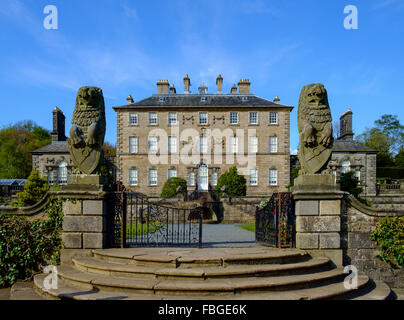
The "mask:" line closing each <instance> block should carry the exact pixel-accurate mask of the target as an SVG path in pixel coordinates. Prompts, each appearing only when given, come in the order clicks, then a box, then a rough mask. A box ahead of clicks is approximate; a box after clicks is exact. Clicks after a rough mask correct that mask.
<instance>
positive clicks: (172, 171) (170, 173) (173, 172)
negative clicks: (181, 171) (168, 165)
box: [167, 169, 177, 179]
mask: <svg viewBox="0 0 404 320" xmlns="http://www.w3.org/2000/svg"><path fill="white" fill-rule="evenodd" d="M176 176H177V170H176V169H168V175H167V178H168V179H170V178H175V177H176Z"/></svg>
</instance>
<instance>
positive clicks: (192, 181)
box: [188, 171, 195, 186]
mask: <svg viewBox="0 0 404 320" xmlns="http://www.w3.org/2000/svg"><path fill="white" fill-rule="evenodd" d="M188 180H189V181H188V183H189V185H190V186H194V185H195V173H194V172H193V171H191V172H190V173H189V176H188Z"/></svg>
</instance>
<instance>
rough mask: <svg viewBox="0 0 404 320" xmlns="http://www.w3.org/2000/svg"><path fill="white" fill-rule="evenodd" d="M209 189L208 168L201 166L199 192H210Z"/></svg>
mask: <svg viewBox="0 0 404 320" xmlns="http://www.w3.org/2000/svg"><path fill="white" fill-rule="evenodd" d="M208 189H209V173H208V166H207V165H206V164H201V165H200V166H199V169H198V190H199V191H208Z"/></svg>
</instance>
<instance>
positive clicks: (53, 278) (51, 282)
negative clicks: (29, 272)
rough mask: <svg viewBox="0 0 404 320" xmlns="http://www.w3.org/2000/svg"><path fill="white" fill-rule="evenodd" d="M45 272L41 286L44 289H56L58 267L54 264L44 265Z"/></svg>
mask: <svg viewBox="0 0 404 320" xmlns="http://www.w3.org/2000/svg"><path fill="white" fill-rule="evenodd" d="M43 272H44V273H45V274H48V273H49V275H47V276H46V277H45V279H44V280H43V286H44V288H45V289H46V290H51V289H53V290H56V289H58V288H59V287H58V268H57V267H56V266H46V267H45V268H44V269H43Z"/></svg>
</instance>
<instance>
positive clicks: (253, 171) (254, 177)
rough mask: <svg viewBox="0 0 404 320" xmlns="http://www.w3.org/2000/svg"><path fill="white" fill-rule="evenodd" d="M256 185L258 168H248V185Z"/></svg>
mask: <svg viewBox="0 0 404 320" xmlns="http://www.w3.org/2000/svg"><path fill="white" fill-rule="evenodd" d="M256 185H258V169H250V186H256Z"/></svg>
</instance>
